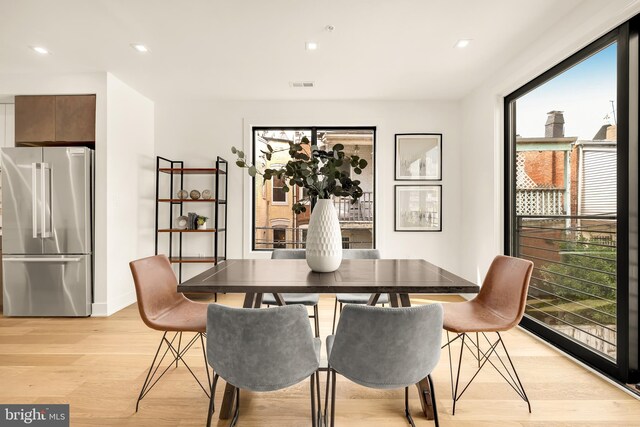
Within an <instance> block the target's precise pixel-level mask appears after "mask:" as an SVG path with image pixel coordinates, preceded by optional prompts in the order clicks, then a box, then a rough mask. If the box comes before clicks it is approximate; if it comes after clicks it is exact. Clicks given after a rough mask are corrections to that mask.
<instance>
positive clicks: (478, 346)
mask: <svg viewBox="0 0 640 427" xmlns="http://www.w3.org/2000/svg"><path fill="white" fill-rule="evenodd" d="M476 344H477V345H476V347H477V350H478V353H477V355H478V356H477V357H476V358H477V359H478V368H479V367H480V338H479V336H478V333H477V332H476Z"/></svg>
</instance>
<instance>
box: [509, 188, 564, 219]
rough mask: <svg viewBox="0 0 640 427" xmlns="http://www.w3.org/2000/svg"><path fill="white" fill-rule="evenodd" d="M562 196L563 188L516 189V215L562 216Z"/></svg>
mask: <svg viewBox="0 0 640 427" xmlns="http://www.w3.org/2000/svg"><path fill="white" fill-rule="evenodd" d="M564 196H565V190H564V188H530V189H529V188H526V189H517V190H516V207H517V211H518V215H564V214H566V212H565V206H564Z"/></svg>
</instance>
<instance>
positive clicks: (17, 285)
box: [1, 147, 93, 316]
mask: <svg viewBox="0 0 640 427" xmlns="http://www.w3.org/2000/svg"><path fill="white" fill-rule="evenodd" d="M1 167H2V268H3V275H2V276H3V277H2V278H3V281H4V282H3V285H4V290H3V296H4V302H3V312H4V315H5V316H89V315H90V314H91V302H92V288H93V286H92V282H93V274H92V272H93V258H92V252H93V231H92V230H93V227H92V222H93V221H92V218H93V216H92V210H93V209H92V208H93V203H92V197H93V189H92V188H93V179H92V177H93V151H92V150H90V149H89V148H85V147H33V148H31V147H30V148H21V147H20V148H3V149H2V165H1Z"/></svg>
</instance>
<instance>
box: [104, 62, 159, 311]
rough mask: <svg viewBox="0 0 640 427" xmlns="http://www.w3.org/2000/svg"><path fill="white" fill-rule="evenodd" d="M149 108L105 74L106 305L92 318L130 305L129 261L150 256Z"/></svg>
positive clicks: (152, 191) (152, 184)
mask: <svg viewBox="0 0 640 427" xmlns="http://www.w3.org/2000/svg"><path fill="white" fill-rule="evenodd" d="M153 115H154V105H153V102H152V101H150V100H149V99H147V98H145V97H144V96H142V95H141V94H140V93H138V92H136V91H135V90H133V89H132V88H130V87H129V86H127V85H126V84H125V83H123V82H122V81H120V80H118V78H116V77H115V76H114V75H112V74H110V73H107V144H108V145H107V178H108V179H107V206H106V207H107V221H106V223H107V224H106V227H107V231H108V239H107V254H108V255H107V259H108V267H109V269H108V271H107V272H106V274H107V283H108V287H107V300H106V307H101V306H97V305H94V309H95V310H96V314H107V315H110V314H113V313H115V312H116V311H118V310H120V309H122V308H124V307H126V306H128V305H129V304H132V303H134V302H135V301H136V296H135V290H134V288H133V280H132V278H131V271H130V269H129V262H130V261H132V260H134V259H137V258H141V257H145V256H150V255H153V253H154V247H153V239H154V229H155V222H154V218H155V203H154V198H155V162H154V160H155V159H154V156H153V153H154V139H153V138H154V125H153V124H154V117H153Z"/></svg>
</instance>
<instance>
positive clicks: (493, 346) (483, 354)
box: [449, 331, 531, 415]
mask: <svg viewBox="0 0 640 427" xmlns="http://www.w3.org/2000/svg"><path fill="white" fill-rule="evenodd" d="M496 334H497V335H498V339H497V340H496V341H495V342H491V340H489V338H488V337H487V336H486V334H485V333H484V332H483V333H482V336H483V337H484V339H485V340H486V342H487V343H488V344H489V349H488V350H486V351H483V350H482V349H481V348H480V341H479V335H478V337H477V339H478V341H477V342H475V343H474V341H473V339H471V337H469V336H468V335H467V334H466V333H462V334H459V335H458V337H462V343H461V344H460V357H459V359H458V373H457V376H456V382H455V389H453V392H452V399H453V411H452V414H453V415H455V413H456V402H457V401H458V400H460V398H461V397H462V395H463V394H464V393H465V391H466V390H467V389H468V388H469V386H470V385H471V383H472V382H473V380H474V379H475V378H476V376H478V374H479V373H480V371H481V370H482V368H484V366H485V365H486V364H487V363H488V364H489V365H491V366H492V367H493V368H494V369H495V370H496V372H498V374H500V376H501V377H502V378H503V379H504V380H505V382H506V383H507V384H509V386H511V388H513V390H514V391H515V392H516V393H517V394H518V396H520V398H521V399H522V400H524V401H525V402H526V403H527V407H528V409H529V412H531V403H530V401H529V398H528V396H527V394H526V392H525V390H524V386H523V385H522V382H521V381H520V377H519V376H518V372H517V371H516V368H515V366H514V365H513V361H512V360H511V356H510V355H509V352H508V351H507V347H506V346H505V344H504V341H503V340H502V336H501V335H500V333H499V332H497V331H496ZM458 337H456V338H454V339H453V340H452V341H455V340H456V339H457V338H458ZM466 338H468V340H466ZM452 341H449V344H450V343H451V342H452ZM467 341H468V342H467ZM465 345H466V347H467V348H468V349H469V351H470V352H471V353H472V354H473V357H474V358H476V359H477V360H478V363H479V366H478V369H477V370H476V371H475V373H474V374H473V376H472V377H471V379H470V380H469V381H468V382H467V384H466V385H465V386H464V388H462V390H461V391H460V392H458V388H459V384H460V370H461V366H462V353H463V351H464V348H465ZM471 345H473V346H475V347H476V348H473V347H472V346H471ZM499 345H501V346H502V349H503V350H504V353H505V355H506V356H507V360H508V362H509V365H510V366H511V370H509V368H508V367H507V364H505V362H504V360H503V358H502V357H501V356H500V354H499V353H498V351H497V349H498V346H499ZM449 347H450V345H449ZM492 355H495V359H497V361H499V362H500V365H502V370H501V369H500V368H499V366H498V365H497V364H496V363H494V362H493V361H491V359H490V358H491V356H492ZM449 366H450V372H453V366H452V364H451V356H449ZM503 370H504V371H505V372H506V374H505V373H504V372H503ZM511 372H513V375H511ZM451 375H452V376H451V381H452V388H453V374H451Z"/></svg>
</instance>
